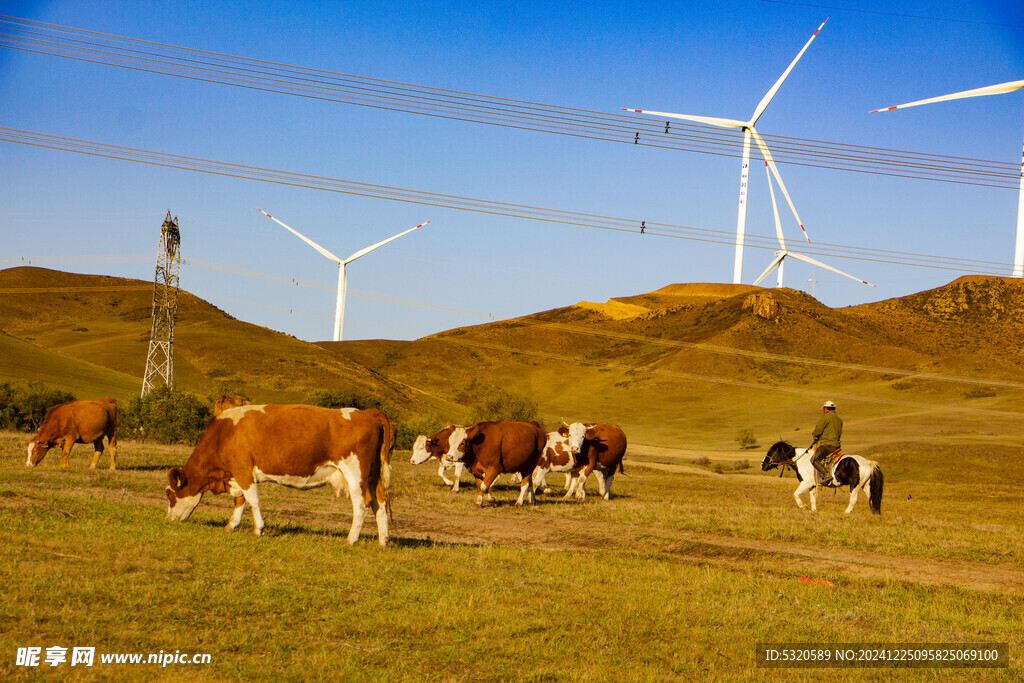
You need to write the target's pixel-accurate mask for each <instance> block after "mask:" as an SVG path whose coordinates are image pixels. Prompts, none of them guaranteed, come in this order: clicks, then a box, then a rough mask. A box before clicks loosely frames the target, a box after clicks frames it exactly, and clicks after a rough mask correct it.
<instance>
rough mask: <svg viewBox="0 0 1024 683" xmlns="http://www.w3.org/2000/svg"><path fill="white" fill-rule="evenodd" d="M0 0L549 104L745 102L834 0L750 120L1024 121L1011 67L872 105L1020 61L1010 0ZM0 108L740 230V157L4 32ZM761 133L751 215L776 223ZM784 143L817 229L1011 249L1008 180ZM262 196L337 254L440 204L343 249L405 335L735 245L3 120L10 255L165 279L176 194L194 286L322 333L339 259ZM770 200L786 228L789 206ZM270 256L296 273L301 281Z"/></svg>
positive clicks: (788, 177) (886, 268)
mask: <svg viewBox="0 0 1024 683" xmlns="http://www.w3.org/2000/svg"><path fill="white" fill-rule="evenodd" d="M0 8H2V13H3V14H7V15H13V16H17V17H22V18H26V19H33V20H37V21H43V22H50V23H54V24H61V25H66V26H72V27H76V28H82V29H88V30H92V31H100V32H105V33H111V34H117V35H122V36H128V37H133V38H138V39H143V40H149V41H158V42H162V43H169V44H174V45H181V46H186V47H191V48H197V49H202V50H210V51H216V52H222V53H228V54H234V55H240V56H245V57H250V58H257V59H264V60H269V61H274V62H282V63H288V64H295V65H300V66H305V67H312V68H317V69H324V70H328V71H337V72H344V73H349V74H355V75H359V76H368V77H374V78H380V79H387V80H394V81H402V82H406V83H413V84H418V85H425V86H432V87H440V88H451V89H455V90H460V91H468V92H473V93H482V94H486V95H493V96H499V97H506V98H513V99H520V100H528V101H534V102H541V103H547V104H552V105H558V106H565V107H578V108H582V109H588V110H595V111H606V112H609V113H616V114H617V113H620V112H619V109H620V107H631V108H644V109H654V110H661V111H672V112H683V113H690V114H702V115H709V116H720V117H726V118H741V119H745V118H747V117H749V116H750V114H751V113H752V111H753V108H754V106H755V105H756V104H757V102H758V101H759V100H760V99H761V97H762V96H763V94H764V93H765V91H766V90H767V89H768V88H769V87H770V86H771V85H772V83H774V81H775V80H776V79H777V78H778V76H779V75H780V74H781V73H782V71H783V70H784V69H785V68H786V66H787V65H788V64H789V62H790V61H791V60H792V59H793V57H794V56H795V55H796V53H797V52H798V51H799V50H800V48H801V47H802V46H803V44H804V43H805V42H806V41H807V39H808V38H809V37H810V36H811V34H812V33H813V32H814V30H815V29H816V28H817V27H818V25H819V24H820V23H821V22H822V21H823V20H824V19H825V18H826V17H829V21H828V24H827V25H826V26H825V28H824V29H823V30H822V32H821V33H820V34H819V36H818V38H817V39H816V40H815V41H814V43H813V44H812V45H811V47H810V48H809V49H808V51H807V53H806V54H805V55H804V58H803V59H802V60H801V61H800V63H799V64H798V65H797V66H796V68H795V70H794V71H793V73H792V75H791V76H790V78H789V80H788V81H787V82H786V83H785V85H784V86H783V87H782V90H781V91H780V92H779V94H778V96H777V97H776V98H775V100H774V102H773V103H772V105H771V106H770V107H769V109H768V111H767V112H766V113H765V115H764V116H763V117H762V118H761V120H760V121H759V122H758V129H759V130H760V131H761V132H762V134H772V135H782V136H790V137H799V138H806V139H812V140H826V141H832V142H838V143H843V144H856V145H865V146H873V147H880V148H893V149H900V150H911V151H916V152H924V153H929V154H948V155H950V156H955V157H969V158H975V159H986V160H995V161H1000V162H1004V163H1012V164H1015V163H1017V162H1018V161H1019V160H1020V156H1021V144H1022V140H1024V91H1018V92H1016V93H1010V94H1005V95H998V96H992V97H984V98H977V99H971V100H960V101H956V102H947V103H942V104H937V105H930V106H927V107H919V108H913V109H909V110H906V111H898V112H890V113H886V114H868V112H869V111H870V110H872V109H877V108H879V107H884V106H889V105H893V104H897V103H901V102H906V101H909V100H916V99H921V98H924V97H931V96H935V95H940V94H945V93H948V92H953V91H958V90H965V89H969V88H975V87H980V86H984V85H991V84H994V83H1001V82H1004V81H1012V80H1018V79H1021V78H1024V28H1022V27H1024V4H1022V3H1020V2H964V3H955V4H954V3H948V4H947V3H933V2H912V1H892V0H888V1H885V2H883V1H881V0H877V1H870V2H862V1H855V0H849V1H840V0H835V3H834V4H833V3H832V2H827V1H826V2H821V3H820V4H819V3H795V2H794V3H783V2H766V1H761V0H716V1H715V2H685V3H678V2H646V3H635V2H566V3H549V2H523V1H517V2H508V3H489V2H466V3H458V2H454V3H412V2H397V3H395V2H386V1H382V2H374V3H293V2H241V1H239V2H214V3H207V2H145V1H137V2H0ZM926 17H932V18H926ZM1007 25H1009V26H1007ZM0 126H3V127H8V128H17V129H24V130H30V131H36V132H42V133H46V134H50V135H59V136H66V137H73V138H81V139H86V140H93V141H98V142H103V143H108V144H114V145H123V146H129V147H139V148H144V149H149V150H156V151H160V152H167V153H173V154H181V155H187V156H194V157H202V158H206V159H215V160H218V161H226V162H232V163H238V164H249V165H253V166H261V167H267V168H273V169H279V170H284V171H291V172H298V173H308V174H312V175H317V176H325V177H330V178H338V179H344V180H353V181H359V182H366V183H375V184H380V185H387V186H393V187H400V188H408V189H414V190H422V191H428V192H438V193H445V194H452V195H460V196H466V197H474V198H480V199H487V200H492V201H502V202H510V203H515V204H527V205H532V206H539V207H545V208H552V209H560V210H567V211H580V212H586V213H592V214H600V215H609V216H618V217H625V218H636V219H637V220H640V219H646V220H648V221H652V222H655V221H656V222H661V223H669V224H675V225H686V226H693V227H697V228H703V229H712V230H726V231H732V230H734V228H735V223H736V202H737V194H738V182H739V161H738V160H737V159H734V158H729V157H722V156H710V155H704V154H696V153H690V152H680V151H668V150H659V149H653V148H649V147H642V146H634V145H624V144H613V143H609V142H599V141H591V140H582V139H576V138H569V137H563V136H557V135H551V134H545V133H539V132H530V131H520V130H512V129H505V128H497V127H493V126H485V125H481V124H476V123H467V122H459V121H444V120H440V119H435V118H428V117H423V116H416V115H412V114H401V113H395V112H384V111H380V110H376V109H371V108H364V107H356V106H351V105H346V104H339V103H331V102H321V101H316V100H310V99H303V98H297V97H290V96H285V95H275V94H268V93H262V92H256V91H249V90H242V89H238V88H232V87H228V86H224V85H214V84H207V83H199V82H194V81H187V80H181V79H175V78H170V77H167V76H159V75H152V74H145V73H140V72H137V71H127V70H121V69H114V68H111V67H107V66H100V65H93V64H87V63H82V62H76V61H70V60H64V59H58V58H55V57H50V56H44V55H36V54H30V53H26V52H21V51H16V50H12V49H9V48H0ZM739 139H740V137H739V136H736V140H737V144H738V141H739ZM769 144H770V143H769ZM757 159H758V155H756V154H755V155H754V160H753V163H752V165H751V168H752V171H751V190H750V192H751V194H750V205H749V206H750V209H749V214H748V222H747V229H748V233H750V234H753V235H763V236H767V235H773V234H774V229H773V226H772V222H771V206H770V200H769V197H768V191H767V181H766V179H765V175H764V171H763V166H762V165H759V162H758V160H757ZM780 170H781V172H782V175H783V178H784V179H785V181H786V185H787V187H788V188H789V190H790V193H791V195H792V197H793V201H794V202H795V204H796V206H797V208H798V210H799V211H800V214H801V217H802V218H803V222H804V224H805V225H806V227H807V230H808V232H809V234H810V236H811V239H812V240H815V241H816V242H824V243H831V244H841V245H852V246H856V247H865V248H872V249H888V250H895V251H905V252H912V253H926V254H935V255H938V256H941V257H957V258H970V259H979V260H986V261H995V262H1000V263H1005V264H1007V265H1006V269H1005V270H1006V274H1009V269H1010V267H1009V263H1010V261H1011V260H1012V254H1011V252H1012V248H1013V239H1014V225H1015V220H1016V211H1017V193H1016V191H1013V190H1007V189H994V188H985V187H974V186H970V185H963V184H947V183H937V182H930V181H924V180H910V179H905V178H893V177H887V176H882V175H872V174H864V173H850V172H842V171H836V170H828V169H815V168H808V167H802V166H798V165H792V164H780ZM780 201H781V196H780ZM257 207H261V208H263V209H266V210H267V211H269V212H271V213H272V214H274V215H275V216H277V217H279V218H280V219H281V220H283V221H285V222H286V223H288V224H290V225H291V226H292V227H294V228H296V229H298V230H300V231H302V232H304V233H305V234H307V235H308V236H309V237H311V238H312V239H314V240H316V241H318V242H320V243H321V244H323V245H324V246H325V247H327V248H328V249H330V250H331V251H334V252H335V253H337V254H338V255H339V256H346V255H348V254H350V253H352V252H354V251H355V250H357V249H359V248H361V247H363V246H366V245H368V244H371V243H373V242H376V241H379V240H381V239H383V238H385V237H388V236H390V235H392V234H394V233H397V232H400V231H401V230H404V229H406V228H409V227H412V226H413V225H416V224H417V223H421V222H423V221H424V220H428V219H429V220H432V221H433V223H431V225H429V226H427V227H426V228H423V229H422V230H419V231H417V232H415V233H412V234H411V235H409V236H407V237H403V238H402V239H400V240H398V241H396V242H394V243H392V244H389V245H387V246H386V247H384V248H382V249H381V250H380V251H377V252H375V253H373V254H371V255H369V256H367V257H365V258H364V259H362V260H360V261H358V262H356V263H354V264H353V265H352V266H350V268H349V288H350V289H349V298H348V310H347V315H346V338H348V339H359V338H380V337H383V338H396V339H413V338H417V337H420V336H423V335H426V334H431V333H434V332H438V331H441V330H444V329H449V328H451V327H455V326H459V325H469V324H477V323H482V322H487V321H489V320H490V319H491V317H492V316H493V318H495V319H501V318H507V317H511V316H517V315H523V314H528V313H533V312H537V311H542V310H547V309H551V308H556V307H560V306H565V305H570V304H573V303H575V302H577V301H579V300H583V299H585V300H591V301H603V300H605V299H608V298H610V297H617V296H629V295H633V294H638V293H642V292H646V291H650V290H653V289H657V288H659V287H663V286H665V285H668V284H671V283H676V282H731V279H732V263H733V248H732V246H730V245H726V244H709V243H705V242H700V241H691V240H682V239H674V238H667V237H658V236H650V235H644V236H640V235H638V234H628V233H620V232H608V231H602V230H595V229H587V228H579V227H569V226H564V225H559V224H552V223H543V222H536V221H527V220H523V219H518V218H509V217H496V216H489V215H486V214H479V213H468V212H463V211H458V210H454V209H446V208H435V207H425V206H418V205H414V204H406V203H401V202H394V201H387V200H383V199H374V198H366V197H357V196H351V195H345V194H337V193H331V192H323V191H315V190H310V189H299V188H292V187H285V186H279V185H271V184H267V183H261V182H254V181H249V180H239V179H231V178H219V177H215V176H211V175H206V174H200V173H195V172H188V171H181V170H173V169H161V168H156V167H151V166H144V165H139V164H133V163H129V162H124V161H116V160H106V159H100V158H96V157H88V156H81V155H76V154H71V153H68V152H61V151H52V150H46V149H40V148H34V147H28V146H24V145H18V144H13V143H8V142H0V267H10V266H15V265H20V264H22V263H27V262H29V261H31V263H32V264H34V265H41V266H46V267H52V268H58V269H62V270H70V271H74V272H84V273H101V274H109V275H118V276H125V277H134V278H139V279H143V280H147V281H151V280H152V278H153V265H154V258H155V252H156V246H157V237H158V234H159V227H160V224H161V222H162V221H163V217H164V214H165V212H166V211H167V210H168V209H170V210H171V211H172V213H174V214H175V215H177V216H178V218H179V222H180V226H181V232H182V253H183V256H184V258H185V259H186V260H190V261H194V262H195V263H189V264H186V265H185V266H184V267H183V269H182V278H181V284H182V287H183V288H185V289H187V290H189V291H192V292H194V293H196V294H198V295H200V296H202V297H204V298H206V299H208V300H209V301H211V302H213V303H214V304H216V305H217V306H219V307H221V308H222V309H224V310H226V311H227V312H229V313H231V314H232V315H234V316H236V317H238V318H240V319H242V320H246V321H249V322H253V323H256V324H259V325H264V326H267V327H270V328H273V329H276V330H280V331H282V332H287V333H289V334H293V335H295V336H297V337H299V338H302V339H307V340H322V339H329V338H330V334H331V329H332V324H333V314H334V288H335V284H336V278H337V268H336V266H334V265H333V264H332V263H330V262H329V261H327V260H326V259H324V258H323V257H321V256H320V255H319V254H317V253H316V252H314V251H313V250H312V249H310V248H309V247H308V246H306V245H305V244H303V243H302V242H301V241H300V240H298V239H297V238H296V237H294V236H293V235H291V234H289V233H287V232H286V231H285V230H284V229H282V228H280V227H279V226H277V225H276V224H274V223H272V222H271V221H269V220H267V219H266V218H265V217H263V216H262V215H261V214H259V213H258V212H257ZM780 208H781V210H782V211H783V213H782V217H783V223H784V229H785V231H786V235H787V238H788V240H789V242H790V244H791V246H793V247H797V248H798V247H799V239H800V238H799V235H798V229H797V228H796V226H795V224H794V223H793V222H792V219H791V218H790V216H789V214H788V211H787V210H786V209H785V207H784V206H782V207H780ZM771 258H772V252H771V251H770V250H762V249H748V250H747V252H746V260H745V269H744V281H745V282H747V283H749V282H751V281H752V280H753V279H754V278H755V277H756V276H757V275H758V273H759V272H760V271H761V270H762V269H763V267H764V266H765V265H767V263H768V262H769V261H770V260H771ZM822 260H826V261H828V262H830V263H832V264H833V265H835V266H837V267H839V268H841V269H843V270H846V271H848V272H851V273H853V274H855V275H858V276H860V277H862V278H864V279H866V280H868V281H871V282H873V283H875V284H877V285H878V289H877V290H875V289H869V288H867V287H864V286H862V285H857V284H854V283H853V282H850V281H848V280H845V279H843V278H840V277H838V276H833V275H831V274H829V273H827V272H824V271H820V270H817V271H815V276H816V278H817V284H816V288H815V289H816V296H817V298H818V299H820V300H821V301H823V302H824V303H826V304H828V305H830V306H845V305H851V304H858V303H864V302H867V301H874V300H881V299H886V298H890V297H895V296H903V295H906V294H909V293H913V292H916V291H920V290H923V289H927V288H931V287H936V286H939V285H942V284H945V283H946V282H949V281H951V280H953V279H955V278H956V277H957V276H959V275H961V274H963V272H957V271H949V270H932V269H926V268H920V267H909V266H899V265H891V264H883V263H873V262H865V261H856V260H848V259H841V258H823V259H822ZM199 263H202V264H214V266H215V267H210V266H208V265H199ZM233 270H245V271H251V272H253V273H258V274H260V275H258V276H255V275H246V274H241V273H238V272H233ZM810 273H811V268H810V267H806V266H803V265H790V266H787V273H786V274H787V284H788V285H789V286H793V287H797V288H800V289H805V290H806V289H807V288H808V286H809V285H808V282H807V280H808V277H809V276H810ZM272 278H284V279H286V280H288V279H291V278H295V279H296V280H299V281H300V282H301V286H296V285H294V284H286V283H282V282H280V281H279V280H275V279H272ZM768 284H771V283H770V282H769V283H768ZM311 285H312V286H311ZM452 309H454V310H452Z"/></svg>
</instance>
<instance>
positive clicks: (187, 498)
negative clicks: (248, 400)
mask: <svg viewBox="0 0 1024 683" xmlns="http://www.w3.org/2000/svg"><path fill="white" fill-rule="evenodd" d="M394 444H395V429H394V426H393V425H392V424H391V422H390V421H389V420H388V418H387V416H386V415H384V413H382V412H381V411H379V410H375V409H371V410H357V409H355V408H342V409H340V410H335V409H329V408H318V407H315V406H306V405H275V404H270V405H245V406H239V407H237V408H229V409H228V410H225V411H224V412H223V413H221V414H220V416H219V417H216V418H214V419H213V420H211V421H210V424H209V425H207V427H206V432H205V433H204V434H203V438H202V439H201V440H200V441H199V444H198V445H197V446H196V447H195V450H193V451H192V455H191V456H190V457H189V459H188V462H186V463H185V466H184V467H175V468H174V469H172V470H171V471H170V472H169V473H168V480H169V485H168V487H167V502H168V506H167V518H168V519H170V520H174V521H184V520H186V519H188V517H189V515H191V514H192V511H193V510H195V508H196V506H197V505H198V504H199V501H200V500H201V499H202V497H203V494H204V493H206V492H207V491H210V492H212V493H230V494H231V495H233V496H235V511H234V514H233V515H232V516H231V520H230V521H229V522H228V524H227V527H226V528H227V529H228V531H234V530H235V529H237V528H238V525H239V524H240V523H241V521H242V513H243V512H244V510H245V504H246V503H248V504H249V505H251V506H252V516H253V527H254V531H255V533H256V535H257V536H260V535H262V533H263V527H264V523H263V516H262V514H261V513H260V502H259V493H258V491H257V486H256V485H257V484H258V483H259V482H264V481H269V482H274V483H277V484H283V485H284V486H289V487H292V488H298V489H310V488H315V487H318V486H324V485H325V484H330V485H331V486H332V487H333V488H334V493H335V496H336V497H338V498H340V497H341V493H342V491H343V490H344V489H345V487H347V489H348V492H349V495H350V497H351V498H352V527H351V529H350V530H349V534H348V542H349V543H355V542H356V541H357V540H359V532H360V531H361V530H362V527H363V520H364V518H365V517H366V506H367V505H369V506H370V508H371V509H372V510H373V513H374V515H375V516H376V519H377V533H378V539H379V541H380V544H381V545H387V542H388V520H389V518H390V516H391V502H390V488H391V452H392V450H393V448H394Z"/></svg>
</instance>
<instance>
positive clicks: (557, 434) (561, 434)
mask: <svg viewBox="0 0 1024 683" xmlns="http://www.w3.org/2000/svg"><path fill="white" fill-rule="evenodd" d="M547 437H548V438H547V441H546V442H545V443H544V452H543V453H541V456H540V460H539V461H538V462H537V469H535V470H534V471H533V491H534V493H541V492H543V493H551V489H550V488H548V487H547V474H548V472H565V488H566V490H567V491H568V490H569V487H570V483H571V482H572V479H573V477H574V475H575V471H574V470H575V469H576V465H577V463H576V456H574V455H573V454H572V450H571V449H570V447H569V428H568V427H565V426H562V427H559V428H558V429H557V430H556V431H553V432H548V433H547ZM567 495H568V494H567Z"/></svg>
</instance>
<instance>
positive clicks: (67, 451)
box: [60, 438, 75, 467]
mask: <svg viewBox="0 0 1024 683" xmlns="http://www.w3.org/2000/svg"><path fill="white" fill-rule="evenodd" d="M74 446H75V442H74V441H72V440H71V439H68V438H65V439H64V441H63V443H61V445H60V449H61V451H63V453H64V457H63V458H61V459H60V466H61V467H67V466H68V456H70V455H71V449H72V448H74Z"/></svg>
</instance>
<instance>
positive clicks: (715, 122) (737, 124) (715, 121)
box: [622, 109, 747, 128]
mask: <svg viewBox="0 0 1024 683" xmlns="http://www.w3.org/2000/svg"><path fill="white" fill-rule="evenodd" d="M622 111H631V112H634V113H636V114H648V115H650V116H658V117H661V118H665V117H668V118H670V119H683V120H684V121H696V122H698V123H709V124H711V125H712V126H721V127H722V128H743V127H744V126H746V125H747V124H746V122H744V121H737V120H736V119H720V118H717V117H714V116H692V115H690V114H670V113H668V112H665V111H647V110H646V109H623V110H622Z"/></svg>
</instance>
